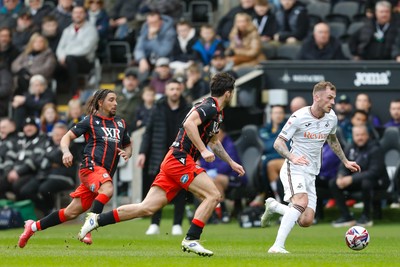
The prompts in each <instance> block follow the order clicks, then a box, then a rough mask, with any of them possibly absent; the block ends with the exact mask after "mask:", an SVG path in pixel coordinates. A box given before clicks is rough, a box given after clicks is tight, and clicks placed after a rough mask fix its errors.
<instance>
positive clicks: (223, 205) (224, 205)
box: [219, 201, 227, 213]
mask: <svg viewBox="0 0 400 267" xmlns="http://www.w3.org/2000/svg"><path fill="white" fill-rule="evenodd" d="M219 204H220V205H221V211H222V213H224V212H226V211H227V210H226V204H225V201H221V202H220V203H219Z"/></svg>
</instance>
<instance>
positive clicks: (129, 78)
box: [115, 68, 141, 131]
mask: <svg viewBox="0 0 400 267" xmlns="http://www.w3.org/2000/svg"><path fill="white" fill-rule="evenodd" d="M115 93H116V94H117V102H118V110H117V115H118V116H120V117H121V118H123V119H124V120H125V122H126V123H127V124H128V129H129V131H133V130H135V128H136V126H135V124H134V121H135V118H136V110H137V108H138V107H139V105H140V103H141V88H140V87H139V80H138V74H137V71H136V70H135V69H133V68H127V69H126V70H125V73H124V78H123V80H122V85H119V86H117V87H116V88H115Z"/></svg>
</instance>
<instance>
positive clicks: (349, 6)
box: [332, 1, 360, 21]
mask: <svg viewBox="0 0 400 267" xmlns="http://www.w3.org/2000/svg"><path fill="white" fill-rule="evenodd" d="M359 2H360V1H342V2H338V3H337V4H335V5H334V6H333V9H332V14H338V15H344V16H346V17H347V18H348V19H349V21H352V20H353V17H354V15H356V14H358V13H359V12H360V3H359Z"/></svg>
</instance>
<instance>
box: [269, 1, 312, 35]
mask: <svg viewBox="0 0 400 267" xmlns="http://www.w3.org/2000/svg"><path fill="white" fill-rule="evenodd" d="M275 17H276V25H277V32H278V34H279V41H281V42H286V39H288V38H289V37H295V38H296V39H297V40H299V41H301V40H303V39H304V38H305V37H306V36H307V33H308V29H309V23H310V22H309V19H308V14H307V9H306V8H305V7H304V5H303V4H301V3H299V2H296V3H295V4H294V6H293V7H292V8H291V9H290V10H284V9H283V8H282V7H280V8H279V9H278V10H277V11H276V13H275ZM286 17H287V20H288V24H289V25H288V26H289V29H286V27H285V26H286V23H285V21H286Z"/></svg>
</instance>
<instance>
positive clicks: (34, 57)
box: [11, 33, 57, 95]
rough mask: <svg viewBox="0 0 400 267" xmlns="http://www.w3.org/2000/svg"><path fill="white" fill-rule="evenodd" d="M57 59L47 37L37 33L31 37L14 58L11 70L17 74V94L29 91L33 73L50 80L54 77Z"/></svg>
mask: <svg viewBox="0 0 400 267" xmlns="http://www.w3.org/2000/svg"><path fill="white" fill-rule="evenodd" d="M56 64H57V61H56V58H55V55H54V53H53V51H51V49H50V48H49V45H48V42H47V39H46V37H44V36H43V35H41V34H39V33H35V34H33V35H32V37H31V38H30V40H29V42H28V44H27V45H26V47H25V50H24V51H23V52H22V53H21V54H20V55H19V56H18V57H17V58H16V59H15V60H14V62H13V63H12V65H11V70H12V72H13V73H14V75H16V76H17V88H16V91H15V92H14V94H15V95H23V94H24V93H26V92H27V91H28V88H29V80H30V78H31V77H32V76H33V75H37V74H40V75H42V76H44V77H45V78H46V79H47V81H48V82H50V81H51V79H52V78H53V72H54V69H55V67H56Z"/></svg>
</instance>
